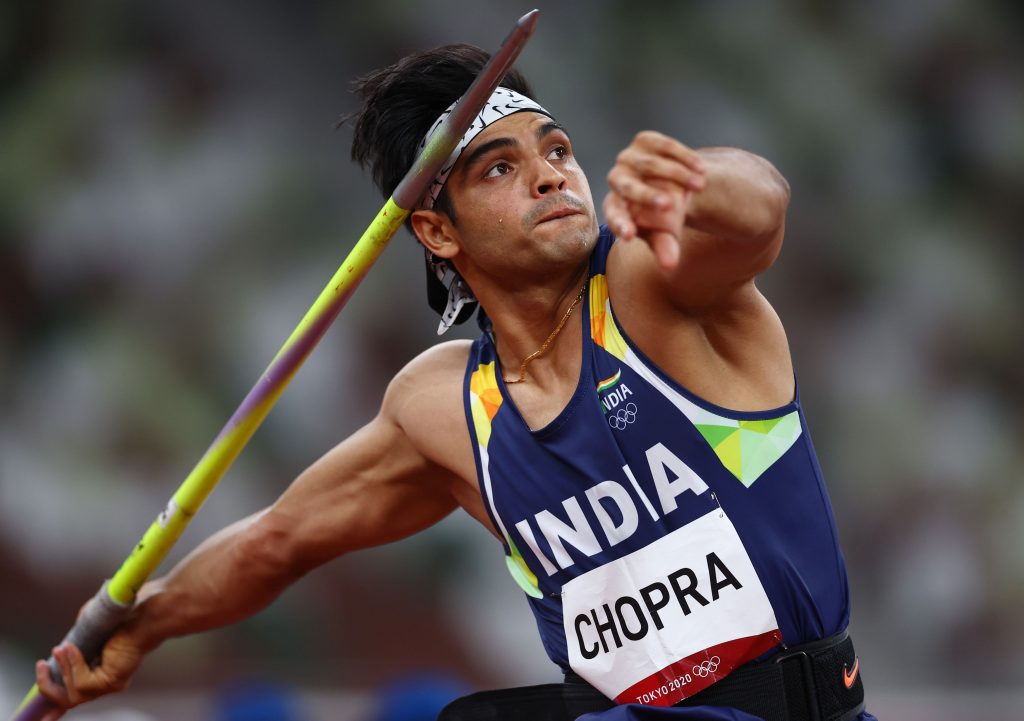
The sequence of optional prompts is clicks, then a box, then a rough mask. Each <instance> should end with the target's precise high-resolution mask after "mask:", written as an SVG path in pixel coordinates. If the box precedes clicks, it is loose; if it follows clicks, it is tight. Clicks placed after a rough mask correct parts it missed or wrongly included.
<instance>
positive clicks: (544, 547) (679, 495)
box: [465, 228, 849, 706]
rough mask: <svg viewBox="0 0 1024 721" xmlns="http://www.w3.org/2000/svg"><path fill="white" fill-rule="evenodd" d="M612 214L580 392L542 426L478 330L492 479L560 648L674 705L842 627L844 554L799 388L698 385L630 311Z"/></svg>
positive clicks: (596, 278) (487, 469)
mask: <svg viewBox="0 0 1024 721" xmlns="http://www.w3.org/2000/svg"><path fill="white" fill-rule="evenodd" d="M613 242H614V237H613V236H612V235H611V233H610V232H609V231H608V230H607V228H602V230H601V234H600V238H599V240H598V243H597V246H596V248H595V249H594V251H593V254H592V256H591V260H590V279H589V286H588V290H587V293H586V297H585V300H584V302H583V303H582V315H583V324H584V329H589V332H584V334H583V336H584V337H583V363H582V369H581V372H580V379H579V383H578V386H577V388H576V391H575V392H574V393H573V395H572V398H571V399H570V400H569V402H568V404H567V405H566V407H565V408H564V409H563V410H562V412H561V413H560V414H559V415H558V416H557V417H556V418H555V419H554V420H553V421H552V422H551V423H549V424H548V425H547V426H545V427H544V428H542V429H540V430H531V429H530V428H529V427H528V426H527V424H526V423H525V421H524V420H523V418H522V416H521V415H520V414H519V411H518V410H517V409H516V406H515V404H514V403H513V402H512V401H511V399H510V397H509V395H508V391H507V389H506V387H505V384H504V382H503V381H502V374H501V372H500V370H498V369H497V365H498V361H497V353H496V351H495V347H494V343H493V340H492V338H491V337H490V334H489V333H486V332H485V333H484V334H483V336H482V337H481V338H480V339H478V340H477V341H476V342H475V343H474V344H473V346H472V350H471V351H470V358H469V365H468V368H467V372H466V379H465V404H466V415H467V419H468V421H469V426H470V435H471V437H472V440H473V446H474V452H475V455H476V463H477V472H478V475H479V480H480V489H481V492H482V494H483V497H484V499H485V500H486V505H487V508H488V511H489V513H490V516H491V520H492V521H493V523H494V526H495V528H497V529H498V531H499V532H500V533H501V535H502V537H503V539H504V545H505V553H506V562H507V564H508V567H509V570H510V572H511V573H512V576H513V577H514V578H515V579H516V581H517V582H518V583H519V585H520V586H521V587H522V588H523V590H524V591H525V592H526V593H527V595H528V596H529V600H530V605H531V607H532V609H533V612H534V615H535V617H536V621H537V627H538V629H539V630H540V635H541V639H542V641H543V643H544V647H545V649H546V651H547V653H548V655H549V656H550V658H551V660H552V661H554V662H555V663H556V664H558V665H560V666H562V667H563V669H565V668H570V667H571V668H572V669H573V670H575V671H576V672H577V673H578V674H579V675H580V676H582V677H583V678H584V679H586V680H587V681H589V682H590V683H591V684H593V685H594V686H595V687H596V688H598V689H599V690H601V691H602V692H603V693H605V694H606V695H607V696H608V697H609V698H612V699H615V700H616V701H617V702H619V703H620V704H627V703H634V704H636V703H639V704H646V705H655V706H669V705H671V704H674V703H676V702H677V701H679V700H681V699H683V698H686V697H688V696H691V695H693V694H694V693H696V692H698V691H700V690H701V689H703V688H705V687H707V686H709V685H710V684H712V683H714V682H715V681H717V680H719V679H721V678H723V677H724V676H726V675H728V673H729V672H730V671H731V670H732V669H734V668H736V667H738V666H740V665H742V664H743V663H745V662H747V661H749V660H751V659H754V658H757V657H759V656H763V655H765V654H766V653H767V652H769V651H771V650H772V649H774V648H776V647H777V646H779V645H780V644H785V645H795V644H799V643H803V642H807V641H811V640H815V639H820V638H823V637H826V636H830V635H832V634H835V633H838V632H840V631H842V630H843V629H845V628H846V626H847V623H848V620H849V593H848V588H847V578H846V569H845V565H844V563H843V558H842V555H841V553H840V550H839V545H838V540H837V537H836V529H835V522H834V519H833V514H832V508H831V506H830V503H829V499H828V495H827V493H826V490H825V485H824V483H823V480H822V475H821V470H820V468H819V466H818V462H817V459H816V457H815V453H814V449H813V447H812V445H811V439H810V435H809V434H808V431H807V427H806V424H805V422H804V416H803V411H802V410H801V407H800V401H799V397H797V398H796V399H794V400H793V402H791V403H789V404H788V405H786V406H783V407H782V408H776V409H773V410H768V411H761V412H753V413H748V412H737V411H731V410H728V409H725V408H721V407H718V406H715V405H713V404H711V403H708V402H707V401H705V400H703V399H701V398H699V397H697V396H695V395H694V394H692V393H690V392H688V391H687V390H686V389H685V388H683V387H682V386H680V385H679V384H678V383H676V382H675V381H674V380H672V379H671V378H669V377H668V376H667V375H666V374H665V373H663V372H662V371H661V370H660V369H659V368H657V367H656V366H655V365H654V364H653V363H652V362H651V361H650V360H649V359H647V358H646V357H645V355H644V354H643V352H642V351H641V350H640V349H639V348H637V347H636V346H635V345H634V344H633V342H632V341H631V340H630V339H629V337H628V336H627V335H626V333H625V332H624V331H623V329H622V328H620V327H619V326H618V325H617V323H616V320H615V317H614V313H613V309H612V306H611V303H610V301H609V298H608V284H607V282H606V278H605V264H606V260H607V257H608V253H609V251H610V249H611V247H612V243H613Z"/></svg>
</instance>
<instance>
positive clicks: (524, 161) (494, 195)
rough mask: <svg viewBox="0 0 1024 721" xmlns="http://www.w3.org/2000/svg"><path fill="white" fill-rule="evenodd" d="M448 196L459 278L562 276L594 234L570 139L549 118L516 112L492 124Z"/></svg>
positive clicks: (467, 154) (457, 172)
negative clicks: (480, 275)
mask: <svg viewBox="0 0 1024 721" xmlns="http://www.w3.org/2000/svg"><path fill="white" fill-rule="evenodd" d="M446 190H447V192H448V194H449V198H450V199H451V202H452V206H453V207H454V210H455V214H456V217H457V218H458V221H457V225H456V226H453V227H452V228H451V232H452V233H453V234H454V236H455V238H456V241H457V242H456V245H457V246H458V253H457V255H456V256H455V257H453V260H454V262H455V263H456V266H457V267H459V268H460V271H461V272H462V273H463V275H464V276H467V275H476V274H478V273H483V274H485V275H491V276H494V277H497V278H501V279H507V278H509V277H514V276H517V275H521V274H523V273H529V274H531V275H533V276H534V277H537V276H542V275H546V274H549V273H550V274H556V273H559V272H563V273H564V272H565V270H566V269H572V268H576V267H578V266H579V263H580V262H582V260H584V259H585V258H586V257H587V256H589V254H590V251H591V250H592V248H593V246H594V242H595V240H596V238H597V235H598V225H597V215H596V213H595V211H594V202H593V199H592V197H591V194H590V186H589V185H588V184H587V179H586V176H585V175H584V174H583V171H582V169H581V168H580V166H579V165H578V164H577V162H576V158H575V156H574V155H573V152H572V143H571V141H570V140H569V136H568V134H567V133H566V132H565V130H563V129H562V127H561V126H560V125H558V123H556V122H555V121H554V120H552V119H551V118H549V117H547V116H546V115H541V114H539V113H532V112H521V113H516V114H515V115H511V116H509V117H508V118H505V119H504V120H500V121H498V122H496V123H494V124H493V125H491V126H489V127H488V128H487V129H486V130H484V131H483V132H481V133H480V135H478V136H477V137H476V138H474V139H473V142H472V143H470V144H469V146H468V147H467V148H466V149H465V150H464V151H463V153H462V155H461V157H460V158H459V162H458V164H457V165H456V167H455V169H454V170H453V172H452V174H451V176H450V177H449V179H448V183H447V184H446ZM510 274H511V275H510Z"/></svg>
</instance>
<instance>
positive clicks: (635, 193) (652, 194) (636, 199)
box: [608, 165, 672, 208]
mask: <svg viewBox="0 0 1024 721" xmlns="http://www.w3.org/2000/svg"><path fill="white" fill-rule="evenodd" d="M608 186H609V187H610V188H611V189H612V190H613V191H614V192H616V193H618V194H619V195H620V196H622V199H623V200H625V201H627V202H629V203H634V204H636V205H644V206H648V207H651V208H667V207H669V206H670V205H672V198H671V197H669V195H668V193H666V192H665V191H664V190H662V189H660V188H656V187H654V186H653V185H648V184H647V183H645V182H643V181H641V180H639V179H638V178H637V177H636V175H635V174H634V173H632V172H630V171H628V170H626V169H625V168H624V167H623V166H622V165H616V166H615V167H614V168H612V169H611V171H610V172H609V173H608Z"/></svg>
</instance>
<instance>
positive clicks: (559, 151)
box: [548, 145, 569, 160]
mask: <svg viewBox="0 0 1024 721" xmlns="http://www.w3.org/2000/svg"><path fill="white" fill-rule="evenodd" d="M568 154H569V149H568V148H566V147H565V146H564V145H559V146H556V147H555V148H553V149H552V150H551V152H550V153H548V158H551V157H552V156H554V158H555V160H562V159H563V158H565V156H566V155H568Z"/></svg>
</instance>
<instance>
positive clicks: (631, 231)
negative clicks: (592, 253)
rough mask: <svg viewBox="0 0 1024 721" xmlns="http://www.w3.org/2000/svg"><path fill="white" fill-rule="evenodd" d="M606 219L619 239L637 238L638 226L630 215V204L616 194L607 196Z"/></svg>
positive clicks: (605, 201) (605, 200)
mask: <svg viewBox="0 0 1024 721" xmlns="http://www.w3.org/2000/svg"><path fill="white" fill-rule="evenodd" d="M604 217H605V220H606V221H607V223H608V227H609V228H611V230H612V232H613V233H615V235H616V236H617V237H619V238H622V239H623V240H629V239H631V238H634V237H635V236H636V224H635V223H634V222H633V218H632V216H631V215H630V212H629V204H628V203H626V201H625V200H623V199H622V198H621V197H619V196H618V195H616V194H615V193H608V195H606V196H605V199H604Z"/></svg>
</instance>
